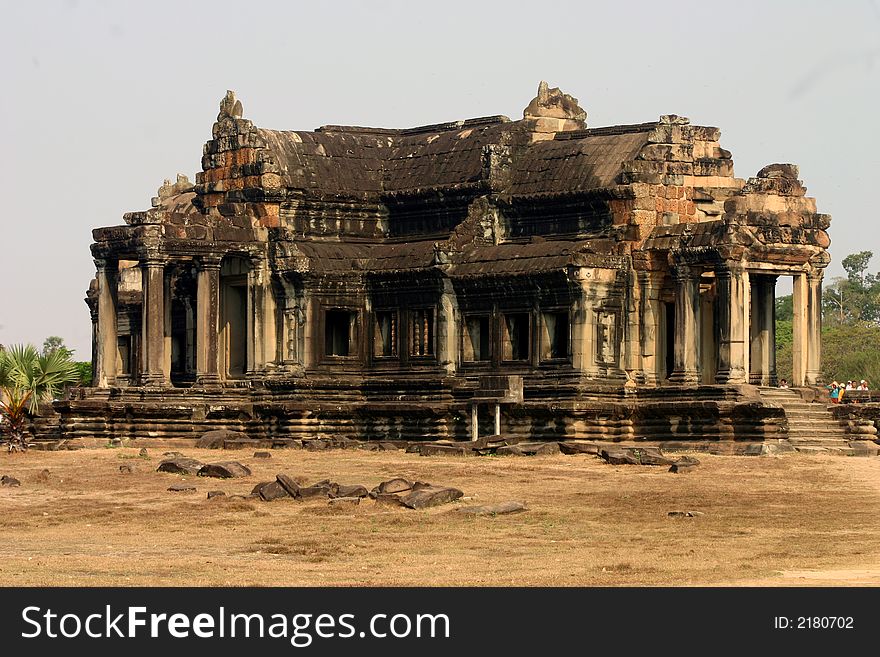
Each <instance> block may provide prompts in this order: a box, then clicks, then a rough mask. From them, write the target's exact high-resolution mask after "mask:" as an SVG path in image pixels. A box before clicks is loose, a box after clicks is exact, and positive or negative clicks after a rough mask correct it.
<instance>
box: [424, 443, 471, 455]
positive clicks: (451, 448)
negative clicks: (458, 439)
mask: <svg viewBox="0 0 880 657" xmlns="http://www.w3.org/2000/svg"><path fill="white" fill-rule="evenodd" d="M468 444H469V443H468ZM421 447H422V448H421V449H420V450H419V454H421V455H422V456H469V455H470V454H472V451H471V448H470V447H466V446H464V445H437V444H434V443H425V444H424V445H422V446H421Z"/></svg>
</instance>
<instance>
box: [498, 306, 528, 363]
mask: <svg viewBox="0 0 880 657" xmlns="http://www.w3.org/2000/svg"><path fill="white" fill-rule="evenodd" d="M529 324H530V322H529V314H528V313H511V314H507V315H504V324H503V329H504V335H503V337H502V343H501V346H502V352H501V355H502V358H503V360H528V359H529Z"/></svg>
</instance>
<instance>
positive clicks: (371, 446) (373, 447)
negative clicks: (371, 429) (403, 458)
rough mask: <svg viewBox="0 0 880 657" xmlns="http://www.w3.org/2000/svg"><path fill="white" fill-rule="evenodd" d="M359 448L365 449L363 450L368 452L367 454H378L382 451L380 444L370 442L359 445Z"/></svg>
mask: <svg viewBox="0 0 880 657" xmlns="http://www.w3.org/2000/svg"><path fill="white" fill-rule="evenodd" d="M359 448H360V449H363V450H365V451H367V452H378V451H379V450H380V449H381V448H380V447H379V444H378V443H370V442H366V443H361V444H360V445H359Z"/></svg>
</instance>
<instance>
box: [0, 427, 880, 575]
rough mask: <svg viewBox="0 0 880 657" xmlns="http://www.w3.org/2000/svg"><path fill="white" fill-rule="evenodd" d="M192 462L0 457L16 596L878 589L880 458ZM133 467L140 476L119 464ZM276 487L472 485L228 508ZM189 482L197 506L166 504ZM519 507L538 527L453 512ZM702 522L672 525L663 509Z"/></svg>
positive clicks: (343, 454)
mask: <svg viewBox="0 0 880 657" xmlns="http://www.w3.org/2000/svg"><path fill="white" fill-rule="evenodd" d="M169 449H178V450H180V451H182V452H184V453H185V454H186V455H187V456H193V457H196V458H198V459H200V460H203V461H218V460H226V459H238V460H240V461H242V462H243V463H245V464H247V465H248V466H250V467H251V469H252V470H253V476H251V477H248V478H246V479H230V480H219V479H203V478H199V477H195V476H190V477H182V476H180V475H172V474H165V473H158V472H156V467H157V465H158V463H159V461H160V460H161V459H162V456H161V455H162V452H163V451H166V450H169ZM251 455H252V452H251V451H227V452H220V451H210V450H197V449H192V448H189V447H186V446H182V444H181V443H178V444H177V445H174V444H171V443H163V444H162V445H161V446H155V445H153V446H150V447H149V457H148V458H141V457H138V448H137V447H124V448H116V449H110V448H93V449H83V450H79V451H73V452H41V451H29V452H27V453H25V454H5V453H3V454H0V474H8V475H11V476H14V477H16V478H18V479H20V480H21V487H18V488H10V487H3V488H0V509H2V515H0V584H2V585H5V586H62V585H66V586H70V585H76V586H93V585H113V586H128V585H131V586H135V585H138V586H144V585H147V586H149V585H160V586H203V585H204V586H207V585H211V586H275V585H278V586H281V585H283V586H337V585H339V586H348V585H368V586H376V585H391V586H419V585H427V586H463V585H477V586H485V585H500V586H509V585H527V586H631V585H648V586H690V585H725V586H739V585H766V586H791V585H878V584H880V458H846V457H830V456H808V455H802V454H792V455H785V456H778V457H734V456H709V455H703V454H700V455H697V456H698V458H700V460H701V461H702V465H701V466H700V467H698V468H697V469H696V471H695V472H692V473H688V474H681V475H676V474H671V473H669V472H667V468H665V467H646V466H611V465H606V464H605V463H603V462H602V461H600V460H599V459H597V458H595V457H593V456H587V455H579V456H562V455H559V456H534V457H420V456H418V455H417V454H406V453H403V452H397V453H394V452H366V451H360V450H333V451H325V452H309V451H298V450H297V451H294V450H275V451H273V452H272V458H271V459H268V460H260V459H254V458H252V457H251ZM122 464H129V465H132V466H133V468H134V472H133V473H132V474H122V473H120V472H119V466H120V465H122ZM278 472H285V473H288V474H290V475H291V476H295V477H303V478H305V479H306V480H308V481H309V482H311V481H317V480H320V479H324V478H330V479H332V480H334V481H337V482H340V483H343V484H364V485H365V486H367V488H372V487H373V486H374V485H376V484H378V483H379V482H380V481H382V480H385V479H389V478H391V477H393V476H404V477H407V478H410V479H417V480H422V481H428V482H431V483H434V484H442V485H448V486H454V487H456V488H460V489H461V490H463V491H464V493H465V496H466V497H465V499H463V500H461V501H459V502H456V503H452V504H448V505H445V506H441V507H436V508H432V509H427V510H421V511H414V510H410V509H406V508H399V507H392V506H389V505H387V504H377V503H375V502H373V501H372V500H364V501H363V502H362V503H361V505H360V506H359V507H356V508H354V509H350V510H334V509H331V508H329V507H328V504H327V502H326V501H309V502H296V501H293V500H279V501H275V502H261V501H255V500H250V499H248V500H243V499H228V498H226V499H225V498H215V499H212V500H208V499H206V492H207V491H209V490H215V489H216V490H223V491H225V492H226V493H227V494H245V495H247V494H248V493H250V491H251V489H252V488H253V486H254V485H255V484H256V483H257V482H260V481H266V480H270V479H274V477H275V474H276V473H278ZM182 480H186V481H187V482H190V483H194V484H195V485H196V486H197V488H198V492H196V493H189V494H187V493H172V492H169V491H168V490H167V488H168V487H169V486H170V485H172V484H175V483H181V481H182ZM506 500H524V501H525V502H527V504H528V506H529V511H527V512H524V513H519V514H514V515H506V516H495V517H468V516H464V515H463V514H458V513H456V512H455V511H454V509H455V507H457V506H462V505H468V504H477V503H490V502H502V501H506ZM677 510H685V511H686V510H692V511H701V512H703V513H704V515H702V516H698V517H694V518H683V519H674V518H670V517H668V515H667V514H668V512H669V511H677Z"/></svg>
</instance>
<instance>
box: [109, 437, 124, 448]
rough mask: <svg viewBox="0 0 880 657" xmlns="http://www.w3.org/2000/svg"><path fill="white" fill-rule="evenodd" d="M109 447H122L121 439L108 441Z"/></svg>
mask: <svg viewBox="0 0 880 657" xmlns="http://www.w3.org/2000/svg"><path fill="white" fill-rule="evenodd" d="M110 447H122V439H121V438H111V439H110Z"/></svg>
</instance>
